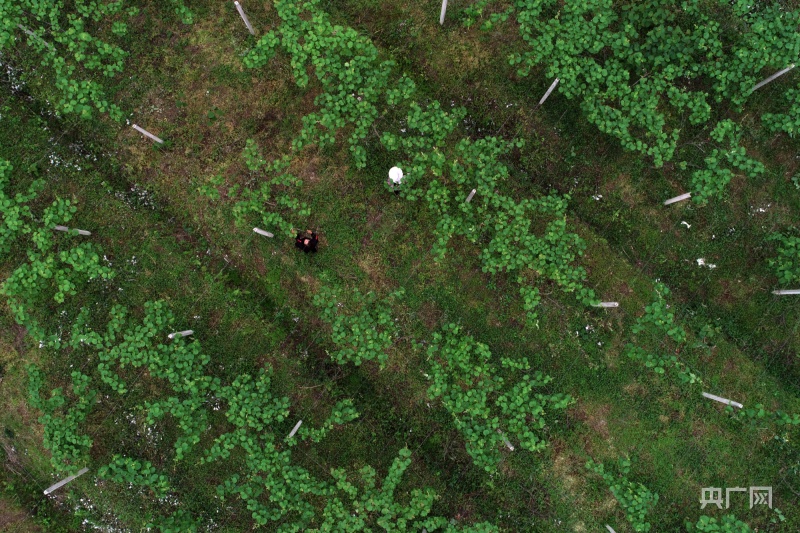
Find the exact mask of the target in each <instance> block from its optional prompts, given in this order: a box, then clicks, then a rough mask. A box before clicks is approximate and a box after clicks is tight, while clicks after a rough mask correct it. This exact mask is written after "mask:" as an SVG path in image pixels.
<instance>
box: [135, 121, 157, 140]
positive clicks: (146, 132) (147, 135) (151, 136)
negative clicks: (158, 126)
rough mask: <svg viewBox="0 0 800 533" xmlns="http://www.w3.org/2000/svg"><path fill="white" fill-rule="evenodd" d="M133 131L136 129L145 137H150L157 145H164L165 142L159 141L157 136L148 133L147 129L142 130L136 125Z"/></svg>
mask: <svg viewBox="0 0 800 533" xmlns="http://www.w3.org/2000/svg"><path fill="white" fill-rule="evenodd" d="M133 129H135V130H136V131H138V132H139V133H141V134H142V135H144V136H145V137H150V138H151V139H153V140H154V141H155V142H157V143H163V142H164V141H162V140H161V139H159V138H158V137H156V136H155V135H153V134H152V133H150V132H149V131H147V130H146V129H144V128H140V127H139V126H137V125H136V124H134V125H133Z"/></svg>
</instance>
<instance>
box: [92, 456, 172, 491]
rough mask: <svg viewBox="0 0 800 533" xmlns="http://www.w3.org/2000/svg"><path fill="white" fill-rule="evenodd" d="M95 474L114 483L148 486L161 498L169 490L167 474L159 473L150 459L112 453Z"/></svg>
mask: <svg viewBox="0 0 800 533" xmlns="http://www.w3.org/2000/svg"><path fill="white" fill-rule="evenodd" d="M97 475H98V476H99V477H101V478H104V479H110V480H111V481H114V482H116V483H126V484H131V485H135V486H139V487H148V488H150V489H152V490H153V492H154V493H155V495H156V497H158V498H163V497H164V496H166V495H167V494H168V493H169V492H170V486H169V480H168V479H167V476H165V475H164V474H159V473H158V472H157V471H156V469H155V467H154V466H153V464H152V463H151V462H150V461H140V460H138V459H132V458H130V457H122V456H121V455H114V457H113V458H112V459H111V462H110V463H109V464H107V465H105V466H101V467H100V468H99V469H98V471H97Z"/></svg>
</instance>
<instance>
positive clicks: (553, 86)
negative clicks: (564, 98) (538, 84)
mask: <svg viewBox="0 0 800 533" xmlns="http://www.w3.org/2000/svg"><path fill="white" fill-rule="evenodd" d="M558 81H559V80H558V78H556V81H554V82H553V83H552V84H551V85H550V88H549V89H547V92H546V93H544V96H542V99H541V100H539V105H542V104H543V103H544V101H545V100H547V97H548V96H550V93H551V92H553V89H555V88H556V85H558Z"/></svg>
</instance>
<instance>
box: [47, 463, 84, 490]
mask: <svg viewBox="0 0 800 533" xmlns="http://www.w3.org/2000/svg"><path fill="white" fill-rule="evenodd" d="M88 471H89V469H88V468H81V469H80V470H79V471H78V473H77V474H75V475H74V476H69V477H66V478H64V479H62V480H61V481H59V482H58V483H56V484H55V485H50V486H49V487H47V488H46V489H44V495H45V496H47V495H48V494H50V493H51V492H53V491H54V490H56V489H60V488H61V487H63V486H64V485H66V484H67V483H69V482H70V481H72V480H73V479H75V478H76V477H78V476H82V475H83V474H85V473H86V472H88Z"/></svg>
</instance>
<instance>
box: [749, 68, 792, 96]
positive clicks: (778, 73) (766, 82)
mask: <svg viewBox="0 0 800 533" xmlns="http://www.w3.org/2000/svg"><path fill="white" fill-rule="evenodd" d="M793 68H794V65H789V66H788V67H786V68H785V69H783V70H781V71H780V72H776V73H775V74H773V75H772V76H770V77H769V78H767V79H765V80H764V81H762V82H761V83H759V84H757V85H756V86H755V87H753V88H752V89H750V91H751V92H752V91H755V90H756V89H759V88H761V87H763V86H764V85H766V84H768V83H769V82H771V81H772V80H774V79H775V78H777V77H779V76H783V75H784V74H786V73H787V72H789V71H790V70H792V69H793Z"/></svg>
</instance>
